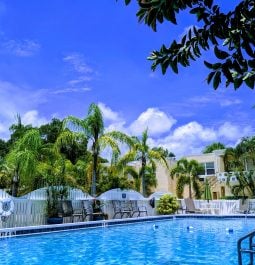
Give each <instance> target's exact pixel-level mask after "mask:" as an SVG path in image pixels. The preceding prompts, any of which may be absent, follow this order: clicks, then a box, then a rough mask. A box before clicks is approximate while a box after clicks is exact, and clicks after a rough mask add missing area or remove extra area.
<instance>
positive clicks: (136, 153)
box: [130, 129, 169, 196]
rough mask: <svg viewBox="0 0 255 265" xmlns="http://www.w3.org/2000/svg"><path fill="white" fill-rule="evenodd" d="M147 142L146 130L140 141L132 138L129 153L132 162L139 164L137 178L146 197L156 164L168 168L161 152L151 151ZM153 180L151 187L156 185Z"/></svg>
mask: <svg viewBox="0 0 255 265" xmlns="http://www.w3.org/2000/svg"><path fill="white" fill-rule="evenodd" d="M147 141H148V130H147V129H146V130H145V131H144V132H143V134H142V138H141V139H139V138H138V137H133V142H134V147H133V149H131V151H130V154H131V156H132V155H133V158H134V160H136V161H140V162H141V169H140V172H139V178H140V179H141V181H142V193H143V195H144V196H146V195H147V191H148V186H149V185H150V182H151V180H152V179H154V180H155V173H156V167H157V165H156V163H157V162H159V163H161V164H162V165H164V166H165V167H166V168H167V169H168V168H169V167H168V163H167V160H166V157H165V154H164V152H162V151H161V150H160V151H158V150H155V149H154V150H153V149H151V148H150V147H149V145H148V143H147ZM148 173H149V174H148ZM149 175H150V177H149ZM154 180H153V181H152V182H153V185H156V182H155V181H154ZM151 184H152V183H151ZM146 186H147V187H146Z"/></svg>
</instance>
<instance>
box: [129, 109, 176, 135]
mask: <svg viewBox="0 0 255 265" xmlns="http://www.w3.org/2000/svg"><path fill="white" fill-rule="evenodd" d="M175 123H176V120H175V119H174V118H173V117H171V116H168V115H167V114H166V113H164V112H163V111H160V110H159V109H157V108H148V109H147V110H146V111H144V112H143V113H141V114H140V116H139V117H138V118H137V120H135V121H134V122H133V123H132V124H131V125H130V127H129V130H130V132H131V133H132V134H134V135H141V134H142V132H143V131H144V130H146V129H147V128H148V131H149V134H150V135H158V134H161V133H165V132H167V131H169V130H170V129H171V127H172V126H173V125H174V124H175Z"/></svg>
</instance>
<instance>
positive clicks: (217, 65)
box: [212, 63, 222, 70]
mask: <svg viewBox="0 0 255 265" xmlns="http://www.w3.org/2000/svg"><path fill="white" fill-rule="evenodd" d="M221 65H222V64H221V63H215V64H213V65H212V69H214V70H218V69H220V68H221Z"/></svg>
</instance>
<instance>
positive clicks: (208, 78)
mask: <svg viewBox="0 0 255 265" xmlns="http://www.w3.org/2000/svg"><path fill="white" fill-rule="evenodd" d="M215 73H216V72H211V73H210V74H209V75H208V76H207V78H206V80H207V84H210V83H211V81H212V78H213V76H214V75H215Z"/></svg>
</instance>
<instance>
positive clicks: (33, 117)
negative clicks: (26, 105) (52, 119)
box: [21, 110, 49, 126]
mask: <svg viewBox="0 0 255 265" xmlns="http://www.w3.org/2000/svg"><path fill="white" fill-rule="evenodd" d="M21 121H22V123H23V124H25V125H28V124H32V125H33V126H41V125H42V124H46V123H47V122H49V121H48V120H47V119H46V118H44V117H39V113H38V111H37V110H29V111H27V112H26V113H25V114H24V115H22V117H21Z"/></svg>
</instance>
